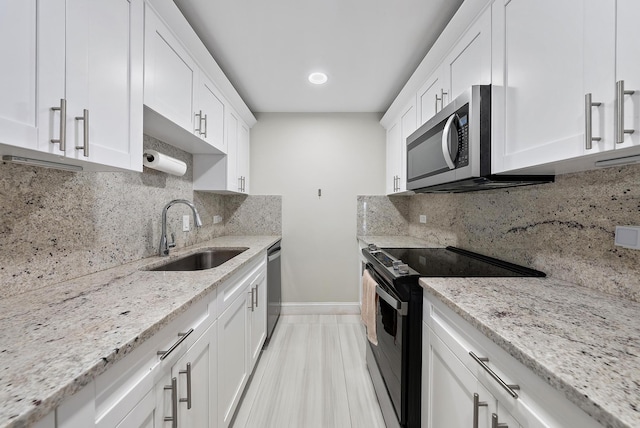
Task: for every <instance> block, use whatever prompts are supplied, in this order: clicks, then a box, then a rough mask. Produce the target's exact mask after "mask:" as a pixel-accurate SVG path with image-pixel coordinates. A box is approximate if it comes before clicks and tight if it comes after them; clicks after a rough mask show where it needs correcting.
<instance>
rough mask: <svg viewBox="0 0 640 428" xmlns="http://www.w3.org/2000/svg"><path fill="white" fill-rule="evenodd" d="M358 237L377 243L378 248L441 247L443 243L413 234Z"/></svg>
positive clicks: (366, 242) (365, 241)
mask: <svg viewBox="0 0 640 428" xmlns="http://www.w3.org/2000/svg"><path fill="white" fill-rule="evenodd" d="M358 239H359V240H360V241H362V242H363V243H365V244H366V245H369V244H376V245H377V246H378V248H439V247H442V245H437V244H433V243H430V242H427V241H425V240H423V239H419V238H414V237H413V236H406V235H397V236H384V235H378V236H362V235H359V236H358Z"/></svg>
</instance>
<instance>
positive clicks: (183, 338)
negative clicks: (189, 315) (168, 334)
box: [158, 328, 193, 361]
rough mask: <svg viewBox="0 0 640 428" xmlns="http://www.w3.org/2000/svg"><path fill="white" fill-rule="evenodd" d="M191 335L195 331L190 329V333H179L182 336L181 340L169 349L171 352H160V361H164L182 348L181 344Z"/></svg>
mask: <svg viewBox="0 0 640 428" xmlns="http://www.w3.org/2000/svg"><path fill="white" fill-rule="evenodd" d="M191 333H193V329H192V328H190V329H189V331H187V332H186V333H178V336H180V339H178V340H177V341H176V342H175V343H174V344H173V345H171V348H169V350H167V351H158V355H160V361H162V360H164V359H165V358H167V357H168V356H169V354H170V353H172V352H173V351H174V350H175V349H176V348H177V347H178V346H180V344H181V343H182V342H184V340H185V339H186V338H187V337H188V336H189V335H190V334H191Z"/></svg>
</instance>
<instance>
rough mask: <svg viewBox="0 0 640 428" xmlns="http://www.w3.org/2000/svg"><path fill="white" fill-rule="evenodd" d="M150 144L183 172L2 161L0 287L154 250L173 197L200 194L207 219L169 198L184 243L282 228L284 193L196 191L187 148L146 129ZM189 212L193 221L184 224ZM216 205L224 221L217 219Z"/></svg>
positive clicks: (14, 290) (197, 199) (23, 286)
mask: <svg viewBox="0 0 640 428" xmlns="http://www.w3.org/2000/svg"><path fill="white" fill-rule="evenodd" d="M144 147H145V148H149V149H154V150H158V151H160V152H162V153H165V154H168V155H170V156H172V157H175V158H178V159H180V160H183V161H185V162H186V163H187V173H186V174H185V175H184V176H182V177H177V176H174V175H168V174H165V173H162V172H159V171H156V170H152V169H148V168H146V167H145V168H144V171H143V172H142V173H136V172H99V173H92V172H79V173H73V172H66V171H59V170H52V169H44V168H38V167H29V166H23V165H14V164H7V163H5V164H0V225H1V226H0V284H1V285H0V297H6V296H11V295H14V294H18V293H21V292H24V291H28V290H32V289H36V288H41V287H46V286H47V285H51V284H54V283H58V282H61V281H64V280H68V279H72V278H77V277H80V276H83V275H87V274H90V273H94V272H97V271H101V270H104V269H108V268H111V267H114V266H117V265H120V264H123V263H128V262H131V261H134V260H139V259H142V258H145V257H150V256H154V255H156V254H157V252H158V244H159V241H160V233H161V231H160V229H161V213H162V208H163V207H164V205H165V204H166V203H167V202H169V201H170V200H172V199H188V200H191V201H194V203H195V205H196V207H197V209H198V212H199V214H200V216H201V218H202V222H203V226H202V227H201V228H195V227H194V225H193V218H192V214H191V210H190V209H189V208H188V207H187V206H185V205H181V204H179V205H175V206H173V207H171V209H170V210H169V211H168V217H167V219H168V225H169V227H168V229H169V232H173V233H175V237H176V242H177V246H178V247H185V246H189V245H193V244H196V243H199V242H203V241H207V240H210V239H213V238H215V237H218V236H222V235H274V234H280V233H281V218H282V214H281V212H282V210H281V205H282V204H281V197H280V196H246V195H242V196H235V195H219V194H212V193H205V192H194V191H193V178H192V174H193V156H192V155H191V154H189V153H186V152H184V151H181V150H179V149H177V148H175V147H173V146H170V145H168V144H165V143H163V142H161V141H159V140H156V139H154V138H152V137H149V136H146V135H145V137H144ZM187 214H188V215H189V217H190V219H191V220H190V221H191V231H189V232H182V216H183V215H187ZM214 215H220V216H222V218H223V221H222V222H221V223H218V224H213V216H214Z"/></svg>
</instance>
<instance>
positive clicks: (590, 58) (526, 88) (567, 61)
mask: <svg viewBox="0 0 640 428" xmlns="http://www.w3.org/2000/svg"><path fill="white" fill-rule="evenodd" d="M605 3H608V2H585V1H582V0H567V1H563V2H556V1H553V0H511V1H509V0H498V1H496V2H495V3H494V4H493V8H492V10H493V23H494V25H493V28H492V36H493V47H492V54H493V55H492V77H493V94H492V106H493V111H492V121H493V125H494V126H493V140H494V146H493V167H494V171H492V172H504V171H509V170H514V169H519V168H524V167H528V166H533V165H541V164H545V163H550V162H554V161H560V160H564V159H569V158H575V157H577V156H581V155H583V154H584V153H585V150H586V149H585V147H586V143H585V95H586V94H587V93H592V94H593V95H592V96H593V101H600V100H603V99H607V97H608V95H607V94H608V93H610V92H611V90H612V83H611V81H610V80H608V79H602V78H601V77H600V76H606V75H609V74H610V73H611V71H612V70H613V67H612V66H611V62H610V60H609V57H610V56H611V49H610V48H609V49H608V50H607V49H606V46H607V45H608V43H603V42H602V40H600V39H598V38H593V37H591V38H590V37H585V34H588V33H589V32H593V33H595V32H594V31H593V29H594V28H597V29H598V31H597V33H598V36H599V35H600V34H603V35H605V36H604V37H607V36H606V35H607V34H608V32H609V31H610V28H611V23H610V22H609V18H608V16H610V13H609V12H608V10H609V9H611V6H609V5H606V4H605ZM550 11H553V13H550ZM541 29H543V31H541ZM533 35H535V37H534V36H533ZM596 120H598V121H599V120H600V119H596ZM599 132H600V131H599V130H597V129H596V128H594V135H597V134H598V133H599Z"/></svg>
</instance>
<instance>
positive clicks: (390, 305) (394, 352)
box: [369, 270, 408, 426]
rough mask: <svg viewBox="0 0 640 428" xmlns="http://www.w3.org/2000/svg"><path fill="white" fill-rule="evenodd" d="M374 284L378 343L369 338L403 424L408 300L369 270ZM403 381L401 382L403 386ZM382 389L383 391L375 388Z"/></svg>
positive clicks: (392, 401) (389, 393) (404, 416)
mask: <svg viewBox="0 0 640 428" xmlns="http://www.w3.org/2000/svg"><path fill="white" fill-rule="evenodd" d="M370 273H371V274H372V276H373V277H374V278H375V279H376V282H377V283H378V286H377V288H376V294H377V295H378V303H377V310H376V335H377V336H378V345H373V344H372V343H370V342H369V346H370V347H371V351H372V353H373V355H374V357H375V362H376V365H377V366H378V370H379V371H380V375H381V377H382V380H383V382H384V385H385V387H386V393H388V395H389V397H390V398H391V403H392V405H393V408H394V410H395V413H396V417H397V420H398V421H399V423H400V425H401V426H405V424H406V414H407V411H406V402H405V401H406V398H405V397H404V395H405V394H406V392H405V390H406V364H403V362H404V361H405V359H406V344H405V340H406V328H407V309H408V303H407V302H402V301H401V300H400V299H399V298H398V297H397V295H396V294H395V293H394V292H393V291H392V289H391V287H389V286H388V285H386V284H385V283H384V282H383V281H381V278H380V277H379V276H378V275H376V274H375V272H371V270H370ZM403 385H404V386H403ZM376 393H378V394H380V393H384V391H376Z"/></svg>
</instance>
